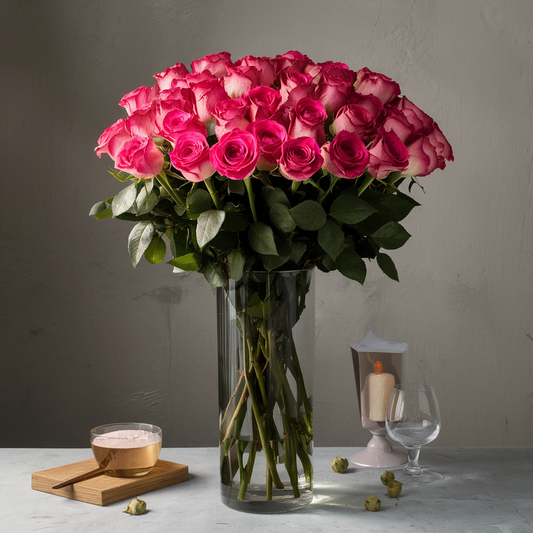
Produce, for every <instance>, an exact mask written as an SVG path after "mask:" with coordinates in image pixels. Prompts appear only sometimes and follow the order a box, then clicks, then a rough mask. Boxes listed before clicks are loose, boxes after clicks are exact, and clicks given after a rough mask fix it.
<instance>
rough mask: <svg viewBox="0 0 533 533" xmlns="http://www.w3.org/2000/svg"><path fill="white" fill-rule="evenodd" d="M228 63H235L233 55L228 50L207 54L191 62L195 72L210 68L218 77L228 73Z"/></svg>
mask: <svg viewBox="0 0 533 533" xmlns="http://www.w3.org/2000/svg"><path fill="white" fill-rule="evenodd" d="M228 65H233V63H232V62H231V56H230V54H229V53H228V52H219V53H218V54H211V55H207V56H205V57H204V58H202V59H198V60H196V61H192V62H191V66H192V71H193V72H194V73H197V72H203V71H204V70H208V71H209V72H211V74H213V76H215V77H217V78H222V77H223V76H227V75H228Z"/></svg>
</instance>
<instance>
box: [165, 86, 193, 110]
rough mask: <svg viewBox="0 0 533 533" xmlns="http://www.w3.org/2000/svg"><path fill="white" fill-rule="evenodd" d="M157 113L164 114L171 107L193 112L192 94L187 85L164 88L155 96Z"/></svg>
mask: <svg viewBox="0 0 533 533" xmlns="http://www.w3.org/2000/svg"><path fill="white" fill-rule="evenodd" d="M156 101H157V105H158V114H160V115H165V114H166V113H168V112H169V111H171V110H172V109H182V110H183V111H187V113H193V112H194V103H193V102H194V94H193V92H192V91H191V90H190V89H189V87H176V88H174V89H165V90H164V91H161V92H160V93H159V96H158V98H157V100H156Z"/></svg>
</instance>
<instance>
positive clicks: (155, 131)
mask: <svg viewBox="0 0 533 533" xmlns="http://www.w3.org/2000/svg"><path fill="white" fill-rule="evenodd" d="M157 108H158V102H157V101H156V100H154V101H153V102H152V103H151V104H150V105H145V106H144V107H140V108H138V109H136V110H135V111H134V112H133V113H132V114H131V115H130V116H129V117H128V118H127V123H128V129H129V130H130V132H131V134H132V135H139V136H140V137H157V135H159V125H158V109H157Z"/></svg>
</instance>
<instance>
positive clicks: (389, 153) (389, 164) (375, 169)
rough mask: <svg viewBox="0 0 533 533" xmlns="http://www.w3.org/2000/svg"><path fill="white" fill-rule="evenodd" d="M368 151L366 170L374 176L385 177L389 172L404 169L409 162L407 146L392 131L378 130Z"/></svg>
mask: <svg viewBox="0 0 533 533" xmlns="http://www.w3.org/2000/svg"><path fill="white" fill-rule="evenodd" d="M369 152H370V162H369V166H368V170H369V172H370V174H371V175H372V176H374V178H377V179H383V178H386V177H387V176H388V175H389V174H390V173H391V172H396V171H402V170H405V169H406V168H407V166H408V164H409V152H408V151H407V147H406V146H405V144H403V142H402V141H401V140H400V139H399V137H398V135H396V133H394V131H384V130H382V131H380V133H378V135H377V136H376V138H375V140H374V143H373V144H372V147H371V148H370V150H369Z"/></svg>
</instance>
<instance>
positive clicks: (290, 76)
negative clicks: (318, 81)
mask: <svg viewBox="0 0 533 533" xmlns="http://www.w3.org/2000/svg"><path fill="white" fill-rule="evenodd" d="M312 82H313V77H312V76H311V74H306V73H305V72H298V71H297V70H294V69H291V68H286V69H285V70H283V71H282V72H281V73H280V75H279V85H280V88H279V93H280V94H281V102H282V103H285V102H286V101H287V99H288V98H289V93H290V92H291V91H292V90H293V89H294V88H295V87H299V86H301V85H311V83H312ZM313 89H314V86H313Z"/></svg>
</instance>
